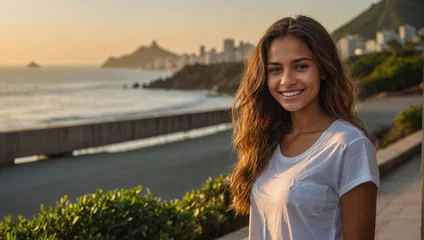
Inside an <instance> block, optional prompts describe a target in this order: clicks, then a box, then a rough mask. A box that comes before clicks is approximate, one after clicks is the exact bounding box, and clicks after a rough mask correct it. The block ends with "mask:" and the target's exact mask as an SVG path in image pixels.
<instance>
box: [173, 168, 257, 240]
mask: <svg viewBox="0 0 424 240" xmlns="http://www.w3.org/2000/svg"><path fill="white" fill-rule="evenodd" d="M229 203H230V195H229V191H228V177H227V176H225V175H221V176H219V177H218V178H215V179H211V178H210V179H208V180H207V182H206V184H205V185H204V186H203V187H202V188H200V189H197V190H193V191H191V192H189V193H187V194H186V195H185V196H184V197H183V199H182V201H181V205H182V208H183V209H184V210H186V211H190V212H193V213H194V216H195V217H196V221H197V222H198V224H199V226H201V229H202V230H201V232H202V234H201V235H200V237H199V238H198V239H216V238H218V237H220V236H222V235H224V234H227V233H229V232H232V231H234V230H236V229H239V228H240V227H243V226H245V225H247V224H248V223H249V219H248V217H246V216H243V217H237V218H236V217H235V215H234V212H231V211H227V210H226V209H227V208H228V206H229Z"/></svg>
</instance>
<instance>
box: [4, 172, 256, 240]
mask: <svg viewBox="0 0 424 240" xmlns="http://www.w3.org/2000/svg"><path fill="white" fill-rule="evenodd" d="M141 190H142V188H141V186H139V187H136V188H134V189H131V190H114V191H110V192H107V193H103V192H102V190H97V191H96V192H95V193H94V194H89V195H85V196H82V197H79V198H78V199H77V201H76V202H75V203H70V201H68V199H67V197H66V196H65V197H63V198H62V199H60V201H59V202H58V203H56V207H55V209H54V210H53V209H52V208H48V209H46V208H45V207H44V206H43V205H41V208H40V210H41V213H40V214H38V215H37V216H35V217H34V219H32V220H30V221H28V220H26V219H25V218H23V217H20V216H19V217H18V218H17V219H16V220H15V221H12V218H11V216H7V217H5V219H4V221H3V222H0V239H10V240H15V239H18V240H20V239H37V240H38V239H46V240H47V239H48V240H50V239H90V240H91V239H93V240H94V239H149V240H150V239H152V240H154V239H164V240H165V239H187V240H189V239H193V240H209V239H216V238H217V237H220V236H222V235H224V234H227V233H230V232H232V231H234V230H236V229H239V228H240V227H243V226H246V225H247V224H248V223H249V222H248V221H249V217H248V216H243V217H237V218H236V217H235V216H234V212H232V211H227V209H228V206H229V203H230V195H229V191H228V176H225V175H221V176H219V177H218V178H215V179H212V178H209V179H208V180H207V181H206V183H205V184H204V185H203V187H201V188H200V189H196V190H193V191H191V192H188V193H186V194H185V195H184V197H183V198H182V199H181V200H173V201H161V200H160V199H159V198H158V197H155V196H154V195H152V194H151V193H150V191H149V190H147V193H146V194H145V195H144V196H142V195H141Z"/></svg>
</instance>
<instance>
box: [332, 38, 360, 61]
mask: <svg viewBox="0 0 424 240" xmlns="http://www.w3.org/2000/svg"><path fill="white" fill-rule="evenodd" d="M337 47H338V48H339V50H340V52H341V54H342V56H343V58H349V57H351V56H354V55H355V49H357V48H359V49H363V48H364V47H365V42H364V39H363V38H362V37H361V36H359V35H349V36H345V37H342V38H340V39H339V41H337Z"/></svg>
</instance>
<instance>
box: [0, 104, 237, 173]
mask: <svg viewBox="0 0 424 240" xmlns="http://www.w3.org/2000/svg"><path fill="white" fill-rule="evenodd" d="M228 122H230V112H229V109H218V110H211V111H197V112H186V113H178V114H172V115H171V114H169V115H150V116H146V117H143V118H137V119H118V120H114V121H108V122H92V123H86V124H81V125H70V126H56V127H49V128H34V129H19V130H13V131H2V132H0V167H2V166H8V165H13V164H14V159H15V158H19V157H26V156H33V155H40V154H44V155H48V156H60V155H66V154H69V153H72V151H74V150H78V149H84V148H90V147H99V146H104V145H108V144H113V143H120V142H125V141H131V140H138V139H142V138H148V137H154V136H160V135H164V134H170V133H175V132H181V131H187V130H192V129H196V128H202V127H207V126H213V125H217V124H222V123H228Z"/></svg>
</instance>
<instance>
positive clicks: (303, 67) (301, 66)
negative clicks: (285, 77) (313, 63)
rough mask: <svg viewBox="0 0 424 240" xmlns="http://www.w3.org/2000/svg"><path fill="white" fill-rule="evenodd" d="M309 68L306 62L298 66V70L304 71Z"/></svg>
mask: <svg viewBox="0 0 424 240" xmlns="http://www.w3.org/2000/svg"><path fill="white" fill-rule="evenodd" d="M307 68H308V65H306V64H300V65H297V66H296V70H298V71H303V70H306V69H307Z"/></svg>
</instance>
